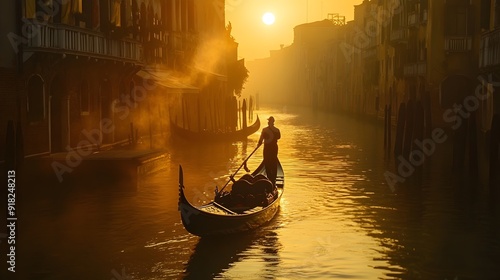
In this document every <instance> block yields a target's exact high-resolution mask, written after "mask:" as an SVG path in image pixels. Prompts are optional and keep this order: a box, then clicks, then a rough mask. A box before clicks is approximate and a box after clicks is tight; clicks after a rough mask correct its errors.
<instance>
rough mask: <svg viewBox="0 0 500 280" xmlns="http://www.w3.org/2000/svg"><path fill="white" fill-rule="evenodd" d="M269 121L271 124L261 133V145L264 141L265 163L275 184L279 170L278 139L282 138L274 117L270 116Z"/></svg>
mask: <svg viewBox="0 0 500 280" xmlns="http://www.w3.org/2000/svg"><path fill="white" fill-rule="evenodd" d="M268 121H269V122H268V124H269V126H268V127H265V128H264V129H262V133H261V134H260V139H259V145H261V144H262V142H264V165H265V166H266V173H267V178H268V179H269V180H270V181H271V182H272V183H273V184H275V183H276V173H277V170H278V140H279V139H280V138H281V133H280V130H279V129H278V128H276V127H275V126H274V118H273V117H270V118H269V119H268Z"/></svg>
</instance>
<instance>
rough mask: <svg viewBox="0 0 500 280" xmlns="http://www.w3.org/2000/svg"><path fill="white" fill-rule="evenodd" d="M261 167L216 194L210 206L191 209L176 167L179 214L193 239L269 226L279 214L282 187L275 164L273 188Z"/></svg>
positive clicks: (282, 176)
mask: <svg viewBox="0 0 500 280" xmlns="http://www.w3.org/2000/svg"><path fill="white" fill-rule="evenodd" d="M265 174H266V169H265V166H264V163H261V164H260V165H259V167H258V168H257V169H256V170H255V171H254V172H253V173H252V174H245V175H243V176H242V177H241V178H240V179H239V180H238V181H236V182H235V183H234V184H233V188H232V190H231V192H223V193H216V195H215V198H214V200H213V201H212V202H209V203H207V204H205V205H202V206H200V207H196V206H193V205H192V204H191V203H190V202H189V201H188V200H187V199H186V196H185V194H184V175H183V171H182V167H179V204H178V206H179V211H180V212H181V220H182V224H183V225H184V228H186V230H187V231H188V232H190V233H192V234H194V235H198V236H214V235H224V234H233V233H239V232H245V231H249V230H252V229H255V228H258V227H260V226H261V225H263V224H265V223H267V222H269V221H270V220H271V219H272V218H273V217H274V216H275V215H276V213H277V212H278V209H279V206H280V200H281V196H282V195H283V191H284V186H285V176H284V172H283V167H282V166H281V163H279V161H278V172H277V177H276V186H273V185H272V183H271V182H270V181H269V180H267V177H265Z"/></svg>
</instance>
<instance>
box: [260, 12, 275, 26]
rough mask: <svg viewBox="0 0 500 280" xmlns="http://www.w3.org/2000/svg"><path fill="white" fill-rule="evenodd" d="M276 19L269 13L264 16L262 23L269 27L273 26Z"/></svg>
mask: <svg viewBox="0 0 500 280" xmlns="http://www.w3.org/2000/svg"><path fill="white" fill-rule="evenodd" d="M275 19H276V18H275V17H274V14H273V13H270V12H267V13H265V14H264V15H262V22H263V23H265V24H267V25H271V24H273V23H274V20H275Z"/></svg>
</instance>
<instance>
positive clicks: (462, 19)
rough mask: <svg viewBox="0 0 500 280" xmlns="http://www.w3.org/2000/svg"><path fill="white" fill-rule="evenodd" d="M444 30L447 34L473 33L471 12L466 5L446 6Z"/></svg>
mask: <svg viewBox="0 0 500 280" xmlns="http://www.w3.org/2000/svg"><path fill="white" fill-rule="evenodd" d="M446 9H447V10H448V11H449V12H448V13H446V26H445V32H446V35H448V36H466V35H469V36H470V35H472V34H473V27H474V26H473V20H472V16H473V14H472V13H470V12H469V11H468V9H467V6H448V7H447V8H446Z"/></svg>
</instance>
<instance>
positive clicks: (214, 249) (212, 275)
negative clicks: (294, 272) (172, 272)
mask: <svg viewBox="0 0 500 280" xmlns="http://www.w3.org/2000/svg"><path fill="white" fill-rule="evenodd" d="M280 247H281V246H280V245H279V241H278V236H277V234H276V233H274V232H269V231H267V230H263V229H257V230H256V231H253V232H248V233H246V234H242V235H230V236H224V237H209V238H200V239H199V241H198V243H197V244H196V246H195V247H194V251H193V253H192V254H191V256H190V258H189V261H188V262H187V264H186V266H185V271H184V279H216V278H224V277H225V276H223V274H224V272H226V271H227V270H228V269H229V268H230V267H231V266H233V265H234V264H235V263H238V262H241V261H242V260H243V259H245V258H251V257H252V255H254V254H253V253H251V252H250V251H252V250H254V249H255V248H260V250H262V252H261V253H260V254H262V256H263V257H262V261H263V262H264V263H265V268H264V269H263V270H261V272H262V273H263V275H264V276H265V275H267V277H272V275H274V274H275V272H276V271H277V268H278V265H279V254H278V253H279V248H280ZM237 276H238V275H234V273H233V274H232V277H237ZM239 276H240V277H242V275H239ZM267 277H263V279H264V278H267Z"/></svg>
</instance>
